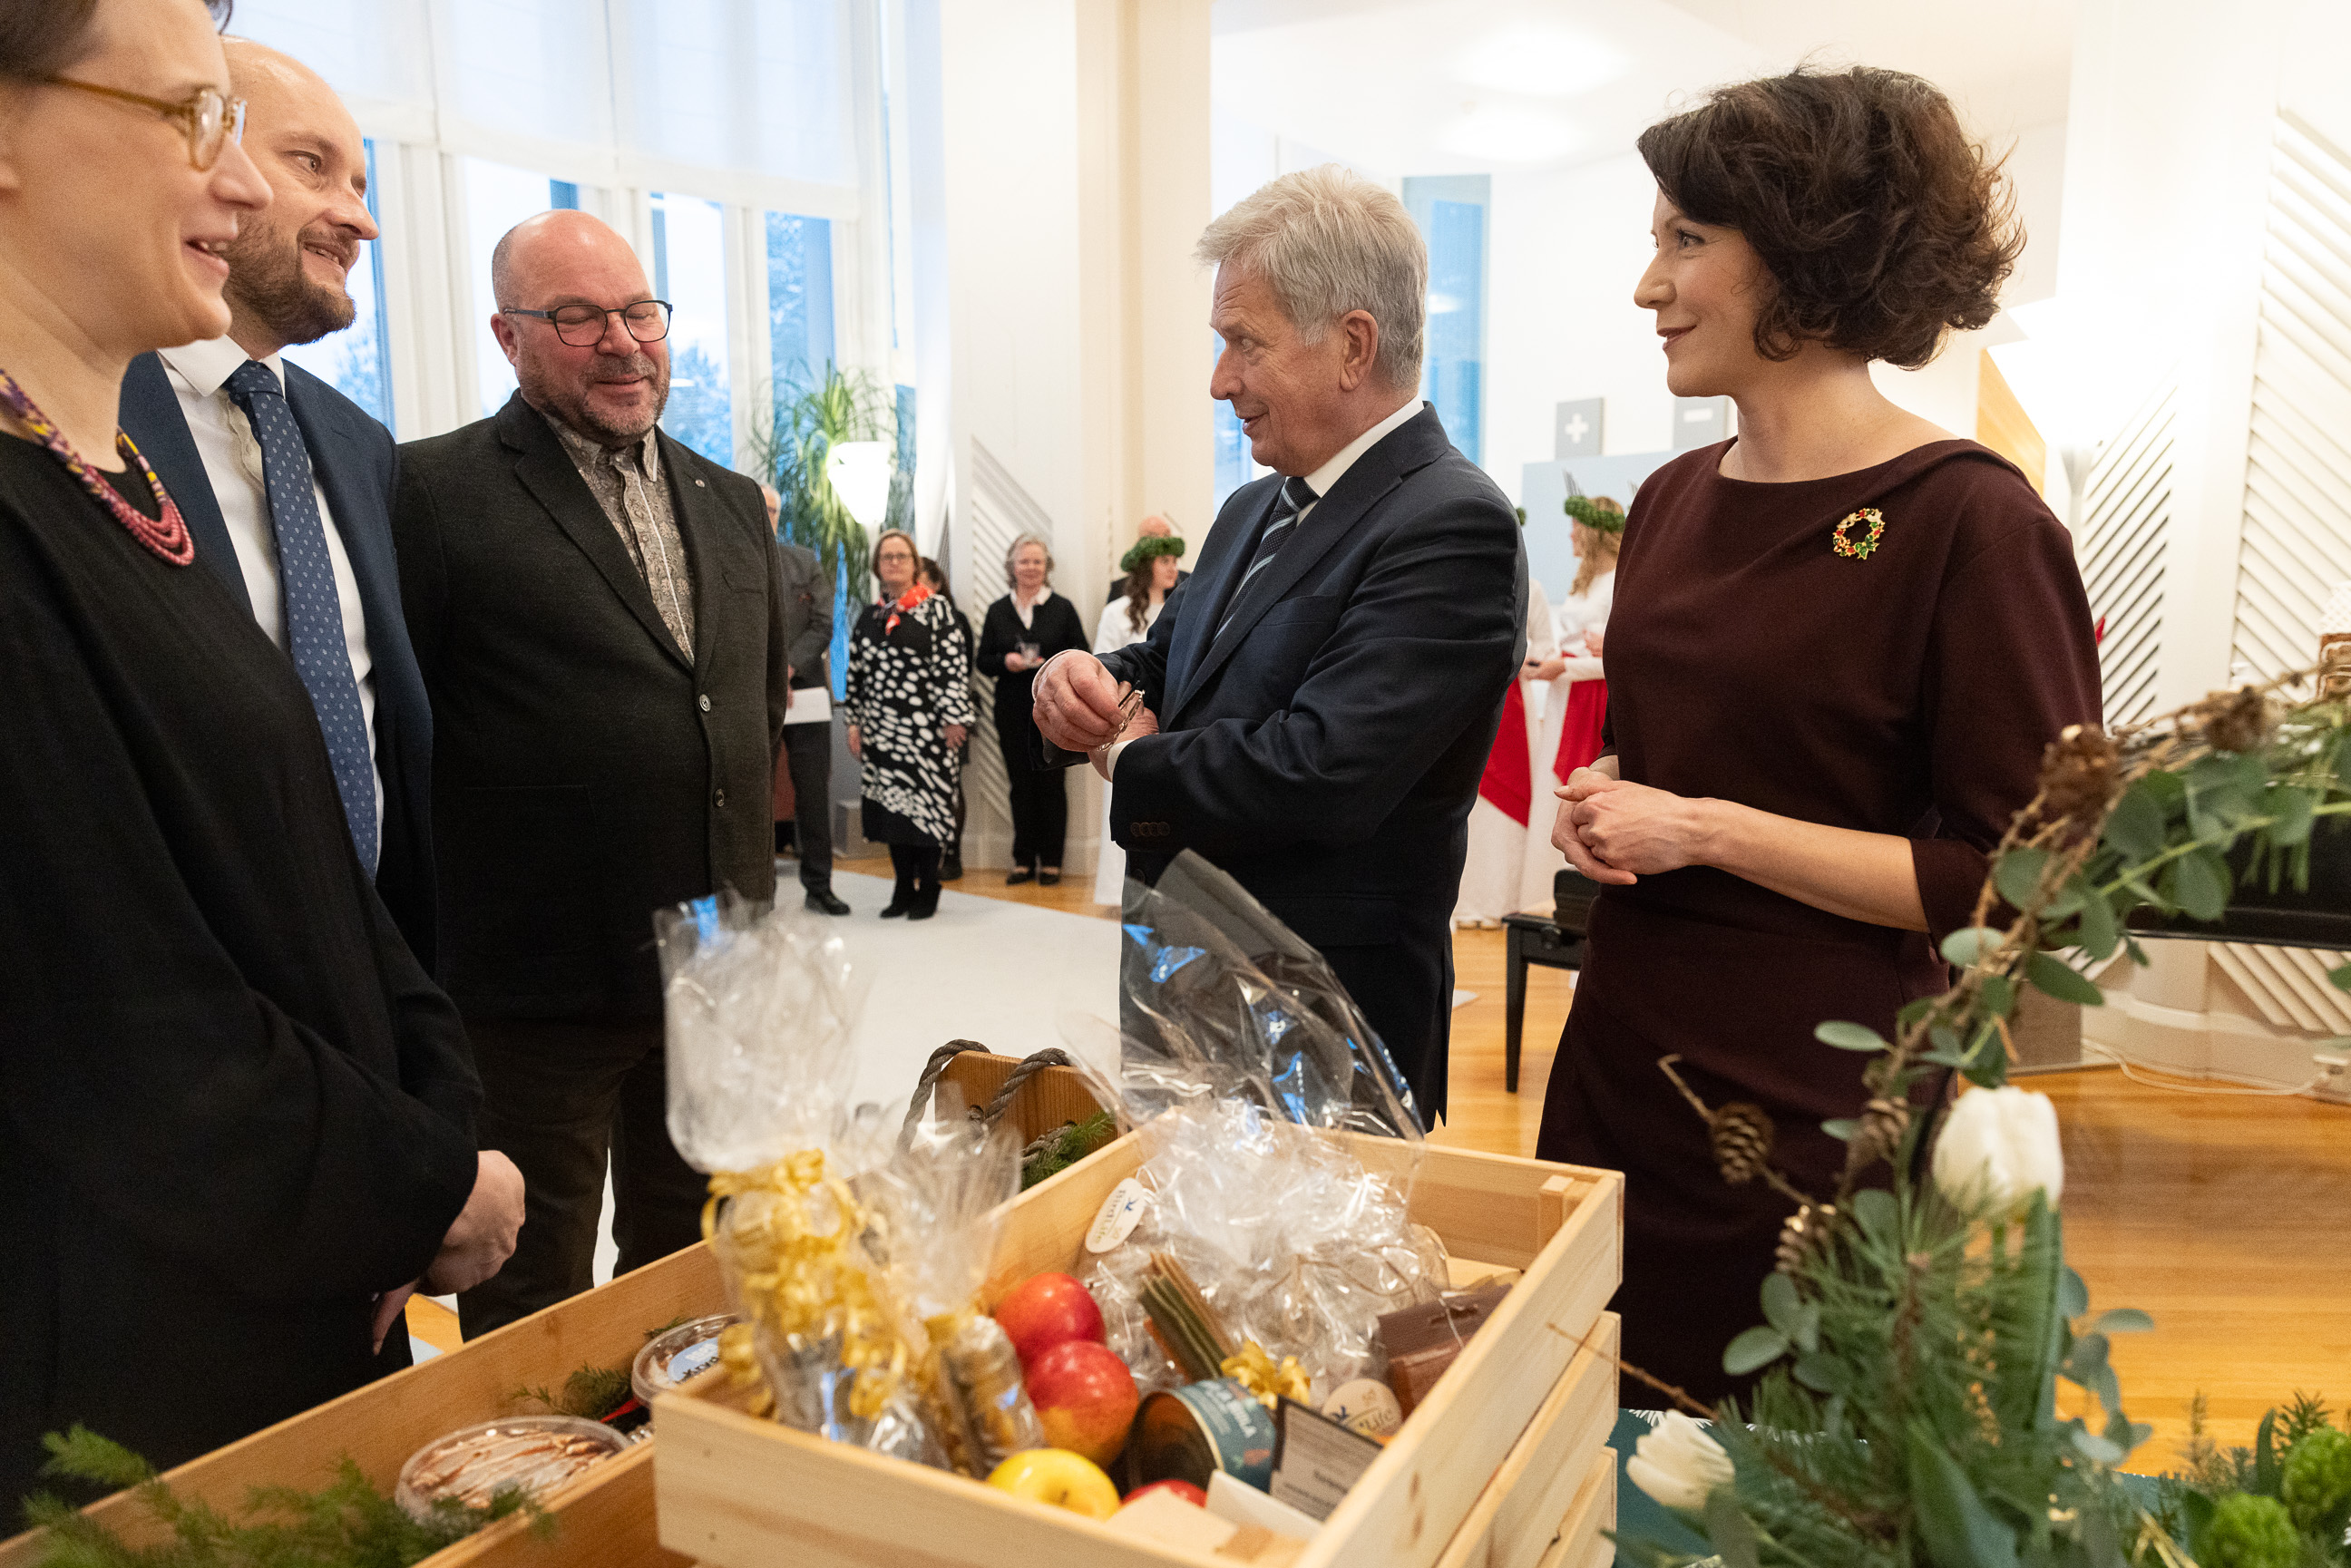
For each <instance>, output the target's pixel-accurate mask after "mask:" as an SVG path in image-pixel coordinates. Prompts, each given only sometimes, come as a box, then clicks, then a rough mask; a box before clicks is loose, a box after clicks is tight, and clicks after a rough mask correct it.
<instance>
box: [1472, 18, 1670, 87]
mask: <svg viewBox="0 0 2351 1568" xmlns="http://www.w3.org/2000/svg"><path fill="white" fill-rule="evenodd" d="M1632 68H1633V62H1632V61H1631V60H1630V59H1628V58H1626V57H1625V55H1624V54H1623V52H1621V51H1620V50H1618V49H1615V48H1614V47H1611V46H1609V45H1607V44H1604V43H1603V42H1601V41H1600V40H1599V39H1597V38H1594V37H1592V36H1591V35H1590V34H1588V33H1583V32H1579V31H1578V30H1576V29H1575V28H1573V27H1562V26H1559V25H1557V24H1556V23H1520V24H1517V25H1514V26H1506V27H1498V28H1496V29H1495V30H1494V31H1492V32H1490V33H1488V34H1487V35H1486V36H1485V37H1482V38H1479V39H1478V40H1477V41H1475V42H1474V43H1471V44H1470V45H1468V47H1465V48H1463V49H1462V50H1461V52H1460V53H1458V54H1457V55H1455V56H1454V57H1453V76H1454V79H1456V80H1457V81H1462V82H1467V83H1468V84H1469V85H1470V86H1472V87H1479V88H1485V89H1488V90H1489V91H1493V92H1509V93H1517V94H1519V95H1520V96H1521V97H1525V98H1573V97H1575V96H1576V95H1577V94H1579V93H1586V92H1590V91H1592V90H1593V89H1595V88H1603V87H1606V86H1607V85H1608V84H1609V83H1610V82H1613V81H1617V80H1620V79H1621V78H1624V77H1625V75H1626V74H1627V73H1629V72H1630V71H1631V70H1632Z"/></svg>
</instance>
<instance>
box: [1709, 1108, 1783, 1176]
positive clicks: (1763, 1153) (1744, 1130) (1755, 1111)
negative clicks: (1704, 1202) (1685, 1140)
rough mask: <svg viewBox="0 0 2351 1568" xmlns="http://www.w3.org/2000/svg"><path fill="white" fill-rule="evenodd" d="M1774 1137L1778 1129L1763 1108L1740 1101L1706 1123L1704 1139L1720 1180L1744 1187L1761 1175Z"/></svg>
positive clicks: (1769, 1156)
mask: <svg viewBox="0 0 2351 1568" xmlns="http://www.w3.org/2000/svg"><path fill="white" fill-rule="evenodd" d="M1776 1136H1777V1130H1776V1129H1775V1128H1773V1126H1772V1125H1771V1115H1770V1114H1769V1113H1767V1112H1765V1110H1764V1109H1763V1107H1762V1106H1761V1105H1750V1104H1748V1103H1745V1102H1743V1101H1740V1102H1734V1103H1731V1104H1729V1105H1725V1106H1724V1107H1722V1109H1720V1110H1719V1111H1717V1112H1716V1113H1714V1114H1713V1115H1712V1116H1710V1117H1709V1118H1708V1120H1707V1137H1708V1143H1709V1144H1710V1145H1712V1147H1713V1150H1714V1163H1715V1166H1716V1168H1717V1169H1719V1170H1720V1171H1721V1172H1722V1179H1723V1180H1725V1181H1727V1182H1729V1184H1730V1185H1731V1186H1746V1185H1747V1184H1748V1183H1749V1182H1750V1181H1753V1180H1754V1179H1755V1178H1756V1177H1757V1176H1761V1174H1762V1171H1763V1167H1764V1166H1765V1165H1766V1164H1767V1163H1768V1162H1769V1161H1770V1160H1771V1145H1772V1142H1773V1139H1774V1138H1775V1137H1776Z"/></svg>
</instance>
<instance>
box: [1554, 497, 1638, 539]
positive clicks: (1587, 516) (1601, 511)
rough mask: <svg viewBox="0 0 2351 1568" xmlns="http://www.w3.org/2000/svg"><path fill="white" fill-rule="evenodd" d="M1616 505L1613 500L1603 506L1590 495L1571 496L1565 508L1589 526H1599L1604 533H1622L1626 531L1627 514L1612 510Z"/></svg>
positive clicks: (1576, 518)
mask: <svg viewBox="0 0 2351 1568" xmlns="http://www.w3.org/2000/svg"><path fill="white" fill-rule="evenodd" d="M1612 507H1614V502H1611V503H1610V505H1609V506H1607V507H1603V506H1602V505H1600V504H1599V502H1597V501H1594V500H1593V498H1592V497H1589V496H1570V497H1568V498H1567V503H1566V506H1565V507H1564V508H1563V509H1564V510H1565V511H1566V513H1567V515H1568V516H1569V517H1573V518H1574V519H1575V520H1576V521H1577V522H1579V523H1582V524H1583V526H1584V527H1585V528H1597V529H1599V530H1600V531H1601V532H1602V533H1604V534H1621V533H1623V532H1624V531H1625V514H1624V513H1623V512H1621V511H1617V510H1612V509H1611V508H1612Z"/></svg>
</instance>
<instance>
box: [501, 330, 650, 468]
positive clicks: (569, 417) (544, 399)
mask: <svg viewBox="0 0 2351 1568" xmlns="http://www.w3.org/2000/svg"><path fill="white" fill-rule="evenodd" d="M622 368H623V369H625V370H628V371H632V372H634V373H636V374H638V375H642V376H644V377H645V378H646V379H648V380H649V381H651V382H653V417H652V418H650V419H648V420H646V421H645V422H644V423H643V424H642V425H640V426H638V427H637V428H635V429H633V430H630V429H624V428H622V426H619V425H616V424H614V423H611V421H610V420H607V419H601V418H599V417H598V416H597V415H596V413H594V412H593V411H592V410H590V408H589V406H588V398H587V394H586V392H585V390H584V389H583V388H580V387H579V386H576V385H573V384H570V383H558V382H555V381H553V380H551V379H549V378H548V377H546V376H543V375H539V374H537V373H535V372H534V370H533V367H532V366H531V364H530V361H529V360H528V358H526V359H525V360H524V361H523V362H522V363H521V364H518V365H517V366H516V367H515V379H516V380H517V382H519V383H520V384H521V387H522V400H523V402H527V403H528V404H530V406H531V407H533V408H535V409H537V410H538V411H539V412H540V413H546V414H551V415H553V416H554V417H555V418H557V419H559V420H561V421H562V422H563V423H565V424H567V425H569V426H570V427H571V428H572V429H573V430H574V431H576V432H578V433H579V434H581V435H584V436H586V437H587V438H588V439H589V440H590V441H592V442H594V443H596V444H598V445H599V446H605V447H622V446H627V445H629V444H632V443H633V442H637V441H642V440H643V439H644V434H645V432H646V431H648V430H651V429H652V428H653V426H654V425H656V424H659V423H661V416H662V411H663V410H664V409H665V408H667V407H668V406H669V371H667V370H665V369H664V368H663V367H661V366H660V365H657V364H656V363H654V361H653V356H652V355H651V354H646V353H639V354H637V355H635V356H633V357H632V359H631V360H630V361H628V363H627V364H626V365H625V366H623V367H622Z"/></svg>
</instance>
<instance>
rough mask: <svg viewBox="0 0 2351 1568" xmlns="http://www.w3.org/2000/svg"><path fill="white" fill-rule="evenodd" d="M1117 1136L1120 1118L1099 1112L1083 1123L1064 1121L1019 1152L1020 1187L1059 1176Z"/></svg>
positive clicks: (1022, 1189)
mask: <svg viewBox="0 0 2351 1568" xmlns="http://www.w3.org/2000/svg"><path fill="white" fill-rule="evenodd" d="M1117 1136H1118V1118H1117V1117H1115V1116H1113V1115H1112V1114H1111V1113H1109V1112H1107V1111H1097V1112H1095V1113H1093V1114H1092V1115H1091V1116H1089V1117H1087V1118H1086V1119H1085V1120H1084V1121H1082V1122H1064V1123H1062V1124H1061V1125H1060V1126H1058V1127H1056V1128H1054V1129H1053V1130H1052V1131H1051V1132H1050V1133H1047V1134H1045V1135H1044V1136H1042V1137H1040V1138H1039V1139H1038V1140H1037V1141H1036V1142H1035V1143H1033V1144H1030V1145H1029V1146H1028V1147H1027V1148H1026V1149H1023V1150H1022V1151H1021V1153H1020V1190H1021V1191H1023V1192H1027V1191H1028V1190H1029V1188H1030V1187H1032V1186H1036V1185H1037V1184H1038V1183H1039V1182H1040V1181H1043V1180H1044V1179H1045V1178H1046V1177H1047V1176H1059V1175H1060V1174H1061V1172H1063V1171H1065V1170H1067V1169H1069V1168H1070V1167H1071V1166H1073V1165H1076V1164H1077V1163H1078V1162H1079V1161H1080V1160H1081V1159H1084V1158H1085V1157H1086V1156H1087V1155H1090V1154H1092V1153H1093V1152H1094V1151H1095V1150H1096V1149H1099V1148H1101V1147H1102V1145H1104V1144H1107V1143H1109V1142H1110V1141H1111V1140H1112V1139H1113V1138H1115V1137H1117Z"/></svg>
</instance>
